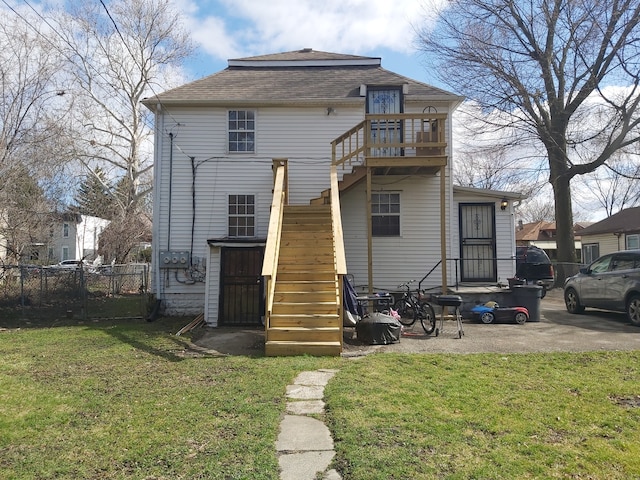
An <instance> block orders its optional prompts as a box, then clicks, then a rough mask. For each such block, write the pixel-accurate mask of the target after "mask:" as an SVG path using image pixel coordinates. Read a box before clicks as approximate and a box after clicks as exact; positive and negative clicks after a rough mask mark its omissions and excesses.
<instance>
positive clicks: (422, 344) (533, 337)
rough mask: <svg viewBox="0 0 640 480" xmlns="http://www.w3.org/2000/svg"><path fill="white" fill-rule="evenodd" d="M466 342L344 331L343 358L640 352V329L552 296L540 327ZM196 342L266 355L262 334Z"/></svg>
mask: <svg viewBox="0 0 640 480" xmlns="http://www.w3.org/2000/svg"><path fill="white" fill-rule="evenodd" d="M463 327H464V336H463V337H462V338H460V339H459V338H458V329H457V326H456V322H454V321H446V320H445V322H444V328H443V330H442V331H441V332H440V335H439V336H438V337H436V336H434V335H431V336H426V335H424V332H423V331H422V327H421V326H420V325H419V324H416V325H414V326H413V327H410V328H408V329H406V330H405V334H403V336H402V338H401V340H400V342H398V343H394V344H391V345H363V344H362V343H361V342H359V341H358V340H357V338H355V329H353V328H345V343H344V350H343V356H345V357H357V356H361V355H367V354H370V353H375V352H404V353H490V352H493V353H526V352H582V351H594V350H640V328H639V327H635V326H633V325H631V324H630V323H629V321H628V320H627V319H626V317H625V315H624V314H622V313H613V312H604V311H600V310H594V309H587V310H586V311H585V313H584V314H582V315H571V314H569V313H568V312H567V311H566V309H565V307H564V301H563V298H562V290H561V289H554V290H551V291H550V292H548V293H547V296H546V297H545V298H544V299H542V301H541V305H540V321H539V322H527V323H525V324H524V325H517V324H515V323H513V324H511V323H508V324H507V323H504V324H500V323H497V324H491V325H485V324H482V323H476V322H474V321H472V320H468V319H465V320H464V323H463ZM193 342H194V343H195V344H196V345H197V346H198V347H200V348H202V349H205V350H207V351H208V352H209V353H213V354H220V355H255V356H262V355H264V333H263V331H262V330H261V329H238V328H233V329H232V328H205V329H202V330H200V332H199V333H198V334H196V335H194V339H193Z"/></svg>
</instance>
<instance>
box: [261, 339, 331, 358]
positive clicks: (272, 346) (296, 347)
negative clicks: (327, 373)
mask: <svg viewBox="0 0 640 480" xmlns="http://www.w3.org/2000/svg"><path fill="white" fill-rule="evenodd" d="M341 353H342V342H295V341H272V342H266V343H265V355H267V356H268V357H275V356H289V355H313V356H334V357H335V356H339V355H340V354H341Z"/></svg>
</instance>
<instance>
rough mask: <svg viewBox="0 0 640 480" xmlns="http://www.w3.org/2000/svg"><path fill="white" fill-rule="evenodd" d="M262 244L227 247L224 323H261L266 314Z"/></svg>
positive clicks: (223, 276)
mask: <svg viewBox="0 0 640 480" xmlns="http://www.w3.org/2000/svg"><path fill="white" fill-rule="evenodd" d="M263 257H264V251H263V248H262V247H237V248H236V247H225V248H223V249H222V257H221V264H220V267H221V274H220V275H221V279H220V314H219V322H220V325H226V326H229V325H260V323H261V322H260V321H261V316H262V315H264V308H263V306H264V302H263V296H264V295H263V293H264V286H263V280H262V259H263Z"/></svg>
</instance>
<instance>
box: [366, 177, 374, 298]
mask: <svg viewBox="0 0 640 480" xmlns="http://www.w3.org/2000/svg"><path fill="white" fill-rule="evenodd" d="M371 224H372V222H371V168H369V167H367V260H368V268H369V279H368V283H369V295H373V239H372V225H371Z"/></svg>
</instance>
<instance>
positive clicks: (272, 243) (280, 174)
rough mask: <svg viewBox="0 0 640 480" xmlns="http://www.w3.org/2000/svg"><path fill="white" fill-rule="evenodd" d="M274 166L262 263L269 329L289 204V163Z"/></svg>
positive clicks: (266, 326)
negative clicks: (281, 238) (285, 210)
mask: <svg viewBox="0 0 640 480" xmlns="http://www.w3.org/2000/svg"><path fill="white" fill-rule="evenodd" d="M273 166H274V169H275V172H274V174H275V175H274V177H275V178H274V185H273V200H272V201H271V215H270V217H269V233H268V235H267V243H266V245H265V249H264V262H263V263H262V276H263V277H264V278H265V281H266V285H267V291H266V308H265V319H264V325H265V328H269V324H270V320H271V312H272V310H273V298H274V295H275V287H276V276H277V273H278V255H279V254H280V237H281V236H282V215H283V213H284V206H285V205H286V202H287V162H286V160H274V162H273Z"/></svg>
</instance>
